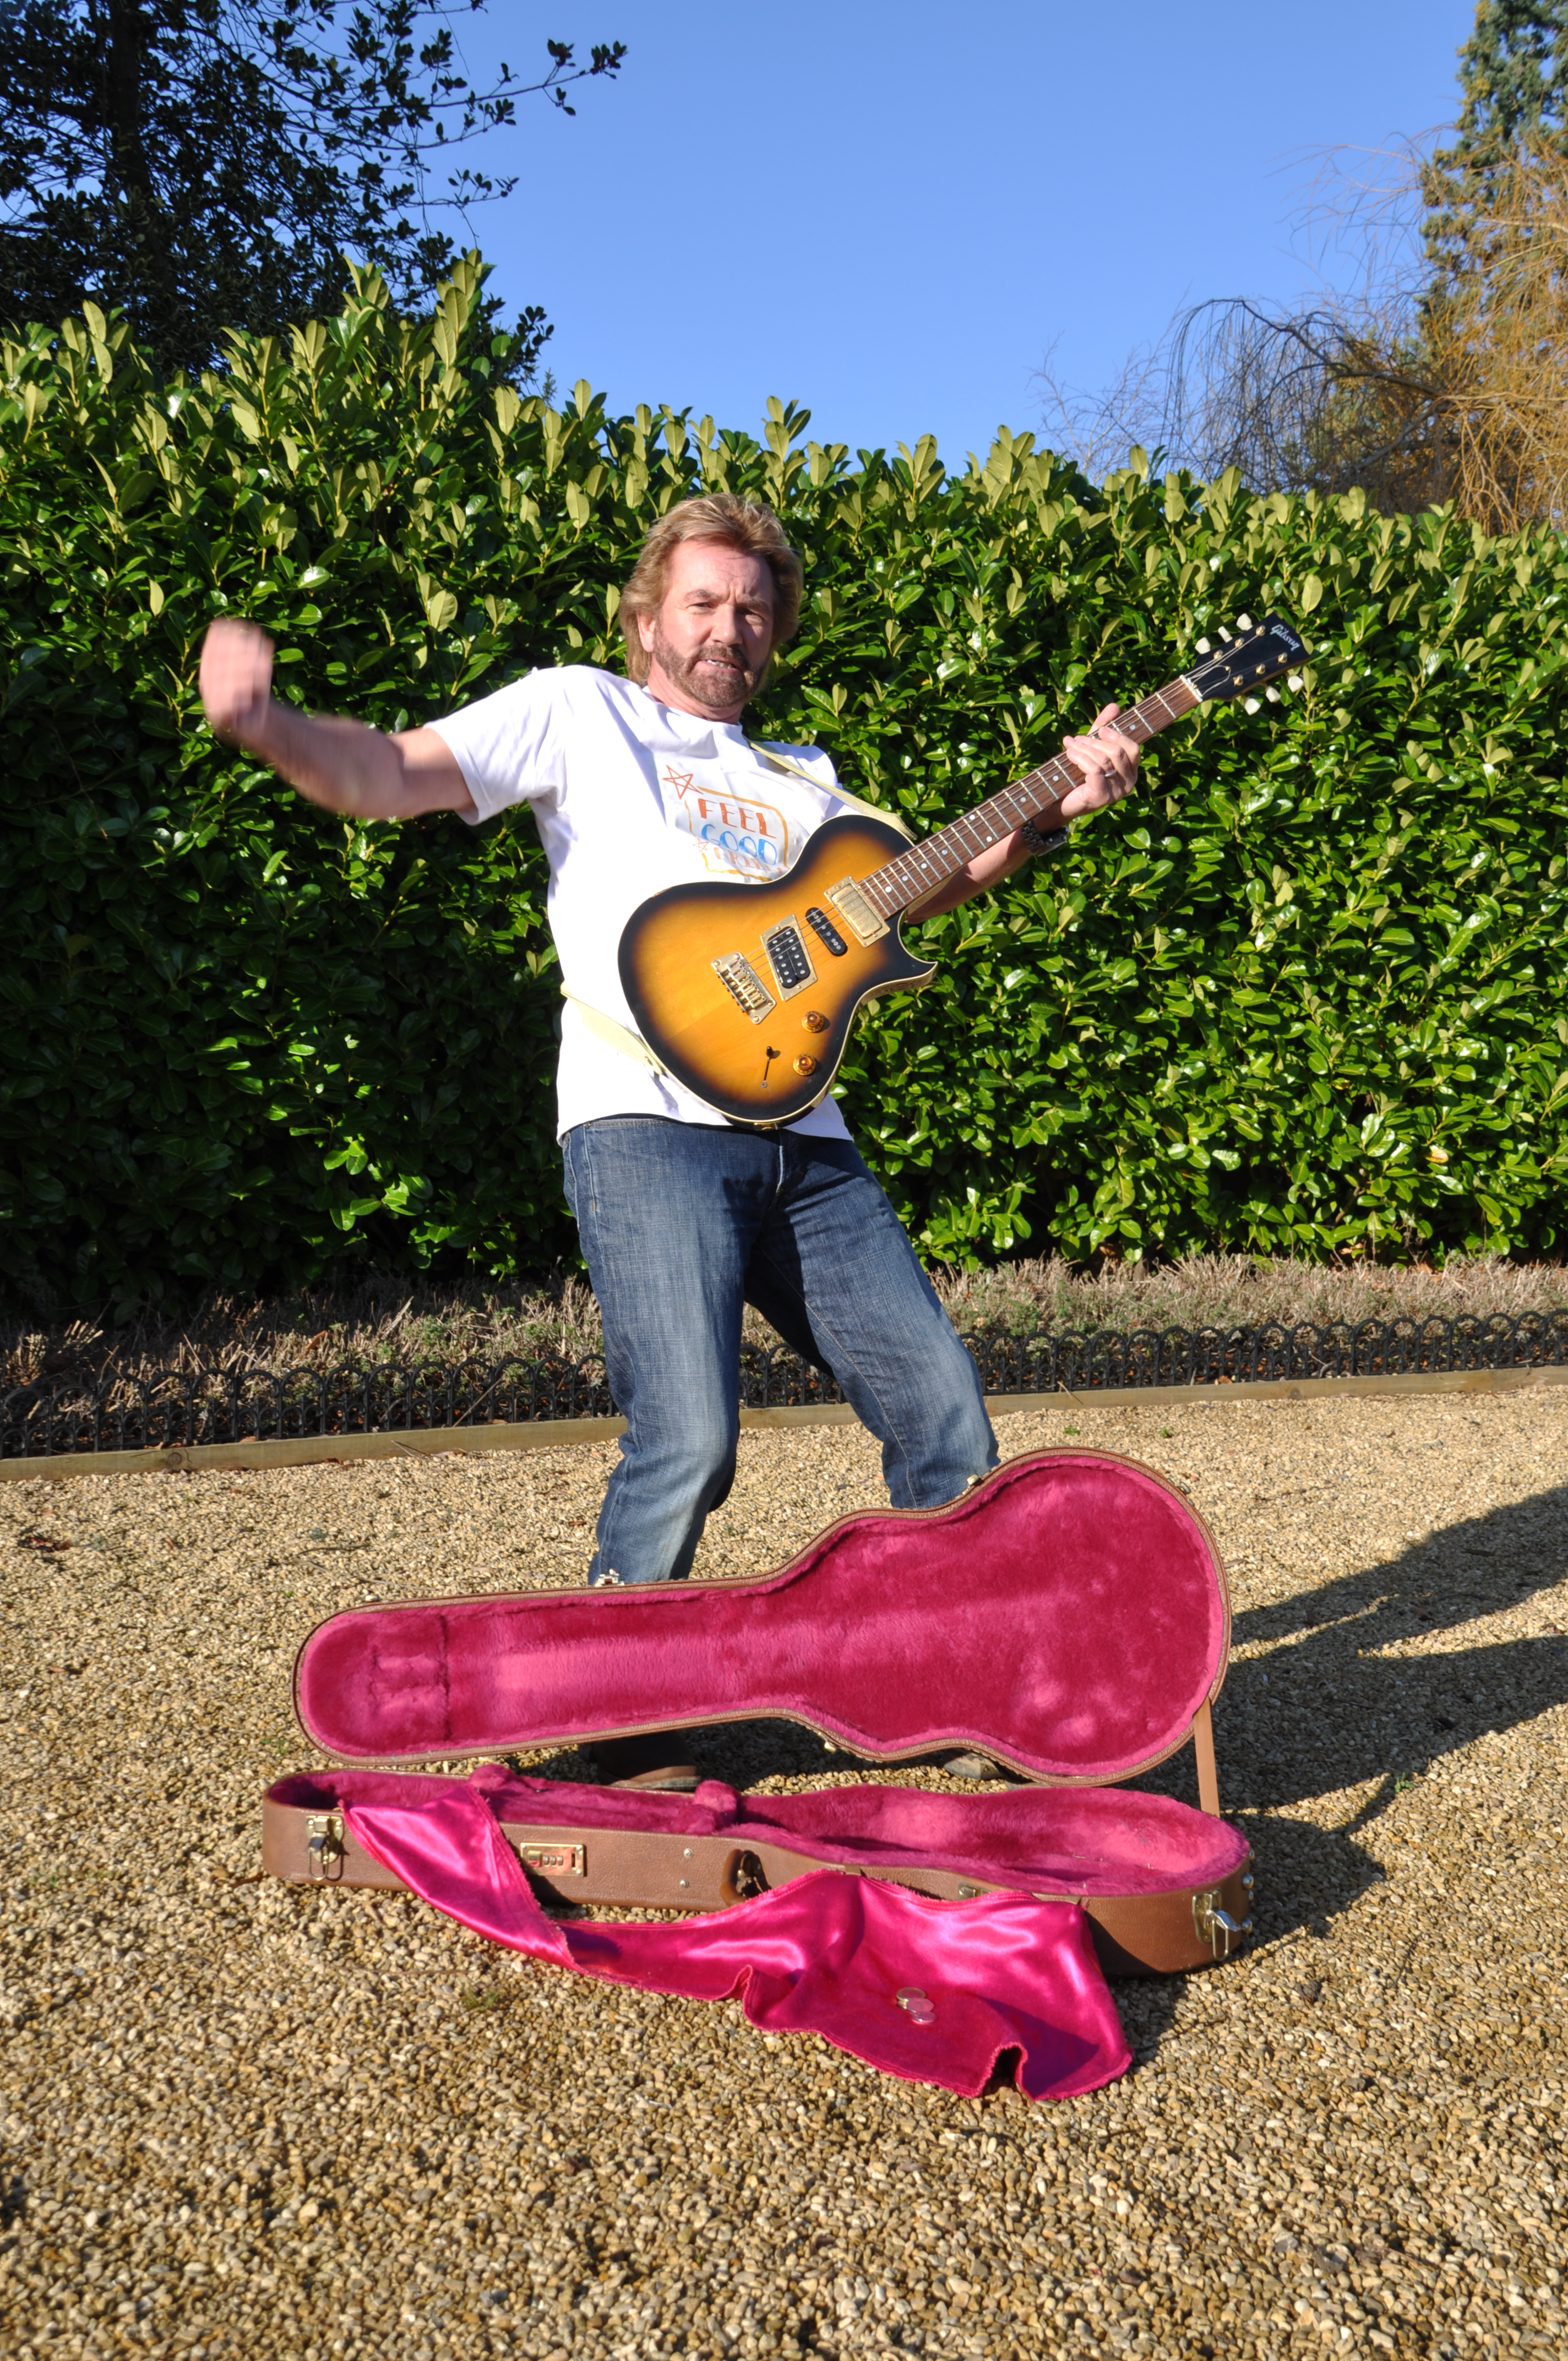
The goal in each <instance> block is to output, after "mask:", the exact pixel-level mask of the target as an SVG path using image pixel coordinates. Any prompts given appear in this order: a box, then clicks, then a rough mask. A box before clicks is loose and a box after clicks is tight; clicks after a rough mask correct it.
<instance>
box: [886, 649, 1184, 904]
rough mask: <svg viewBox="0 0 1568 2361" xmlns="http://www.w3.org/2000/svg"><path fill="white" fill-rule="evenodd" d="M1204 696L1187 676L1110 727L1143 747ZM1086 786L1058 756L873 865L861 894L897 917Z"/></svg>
mask: <svg viewBox="0 0 1568 2361" xmlns="http://www.w3.org/2000/svg"><path fill="white" fill-rule="evenodd" d="M1201 701H1202V700H1201V698H1200V697H1199V695H1198V693H1197V691H1196V690H1195V689H1194V688H1193V687H1192V686H1190V684H1189V683H1188V682H1187V681H1186V680H1180V679H1178V680H1173V681H1169V682H1168V683H1167V685H1166V686H1165V687H1164V688H1162V689H1160V690H1159V691H1158V692H1157V695H1155V696H1153V697H1145V699H1144V701H1143V703H1142V704H1141V705H1135V706H1134V707H1133V708H1132V710H1131V712H1130V713H1119V714H1118V715H1117V716H1116V719H1115V720H1114V721H1113V723H1112V725H1111V726H1112V728H1113V729H1114V730H1120V731H1121V732H1122V734H1123V736H1124V738H1130V739H1131V740H1132V741H1133V742H1134V744H1135V745H1136V746H1141V745H1143V744H1144V743H1145V741H1146V740H1148V739H1150V738H1153V737H1156V736H1157V734H1158V732H1159V731H1160V730H1168V729H1169V727H1170V725H1171V723H1172V722H1173V721H1179V720H1180V719H1181V717H1182V715H1183V714H1185V713H1190V712H1191V710H1192V708H1193V707H1194V706H1195V705H1198V704H1201ZM1082 784H1083V774H1082V772H1081V771H1079V770H1076V769H1075V768H1074V767H1073V765H1072V763H1069V761H1068V759H1067V756H1066V755H1065V754H1058V755H1055V756H1054V757H1053V758H1052V760H1051V761H1050V762H1048V763H1041V765H1040V767H1039V769H1038V770H1037V771H1031V772H1030V773H1029V774H1028V776H1027V777H1026V778H1022V779H1018V780H1015V781H1014V785H1012V786H1010V787H1003V790H1002V792H1001V794H1000V795H994V796H990V797H988V799H987V800H986V801H985V802H984V803H982V804H977V805H976V806H975V807H974V809H973V810H972V811H968V812H965V814H964V815H963V818H961V819H955V820H949V821H948V825H947V827H946V828H939V829H938V830H937V831H936V833H935V835H933V836H927V837H926V838H924V839H923V840H921V842H920V843H919V844H916V845H911V847H910V849H909V851H907V852H901V853H900V854H899V856H898V858H897V860H896V861H889V862H884V863H883V867H882V868H881V869H873V870H872V873H871V875H870V876H869V877H862V878H861V881H860V885H861V893H862V894H863V895H865V897H866V899H867V901H868V902H870V903H871V904H872V906H873V908H874V909H875V910H876V911H877V913H878V915H879V916H880V917H884V918H892V917H896V916H897V914H898V912H899V911H901V910H907V909H909V908H911V907H912V906H913V905H914V904H916V902H924V901H925V900H926V898H927V895H931V894H934V893H935V892H936V891H937V889H938V886H940V885H945V884H947V882H948V878H949V877H953V876H956V875H957V873H958V872H959V870H960V869H962V868H964V867H966V866H967V864H968V863H969V862H971V861H972V860H973V859H974V857H975V855H976V853H977V852H984V851H987V850H988V849H989V848H990V847H991V846H992V845H993V844H1000V843H1001V841H1002V840H1003V837H1005V836H1011V835H1013V834H1014V830H1015V829H1020V828H1022V827H1023V825H1024V822H1025V820H1026V819H1032V820H1034V821H1036V823H1037V824H1041V825H1043V827H1044V828H1045V829H1051V828H1054V827H1057V826H1058V825H1059V818H1058V816H1059V813H1060V810H1061V804H1062V798H1063V796H1066V795H1068V794H1069V792H1070V790H1071V789H1072V788H1074V787H1078V786H1081V785H1082Z"/></svg>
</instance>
